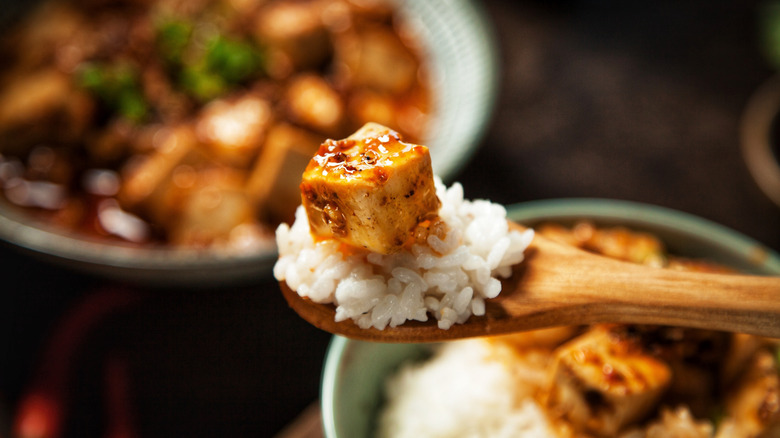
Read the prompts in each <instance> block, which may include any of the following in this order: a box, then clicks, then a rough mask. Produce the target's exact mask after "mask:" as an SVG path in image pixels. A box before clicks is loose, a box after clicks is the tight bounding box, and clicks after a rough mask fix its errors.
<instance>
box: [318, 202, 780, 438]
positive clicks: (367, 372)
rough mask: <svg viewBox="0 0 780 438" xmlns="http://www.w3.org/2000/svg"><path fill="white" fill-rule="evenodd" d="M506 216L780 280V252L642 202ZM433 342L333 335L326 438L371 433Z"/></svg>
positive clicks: (562, 205)
mask: <svg viewBox="0 0 780 438" xmlns="http://www.w3.org/2000/svg"><path fill="white" fill-rule="evenodd" d="M508 212H509V217H510V218H511V219H513V220H515V221H517V222H519V223H522V224H525V225H528V226H534V225H535V224H538V223H540V222H548V221H551V222H557V223H561V224H564V225H570V224H573V223H574V222H576V221H577V220H580V219H587V220H590V221H592V222H593V223H595V224H596V225H599V226H610V225H624V226H627V227H629V228H632V229H636V230H642V231H647V232H650V233H653V234H655V235H656V236H658V237H659V238H660V239H661V240H662V241H663V242H664V243H665V244H666V246H667V247H668V249H669V251H670V252H672V253H675V254H679V255H684V256H690V257H696V258H706V259H708V260H711V261H714V262H718V263H722V264H725V265H729V266H732V267H734V268H737V269H739V270H741V271H744V272H747V273H752V274H759V275H780V255H778V254H776V253H774V252H772V251H771V250H770V249H768V248H767V247H765V246H763V245H761V244H759V243H758V242H755V241H753V240H751V239H749V238H747V237H745V236H743V235H741V234H739V233H737V232H735V231H732V230H730V229H728V228H725V227H723V226H720V225H717V224H715V223H712V222H709V221H707V220H704V219H701V218H698V217H694V216H691V215H688V214H685V213H681V212H677V211H673V210H668V209H665V208H660V207H655V206H651V205H645V204H637V203H631V202H624V201H612V200H599V199H562V200H551V201H537V202H529V203H524V204H517V205H514V206H511V207H508ZM431 346H432V345H431V344H381V343H369V342H361V341H354V340H348V339H346V338H343V337H338V336H336V337H334V338H333V339H332V341H331V344H330V346H329V348H328V352H327V357H326V360H325V366H324V370H323V375H322V387H321V403H322V416H323V426H324V430H325V436H326V437H327V438H358V437H367V436H371V431H372V429H373V428H374V427H375V420H376V416H377V411H378V409H379V408H380V406H381V404H382V397H383V395H382V388H383V384H384V381H385V380H386V379H387V378H388V377H389V376H390V375H391V373H393V372H394V371H395V370H396V369H398V367H399V366H400V364H402V363H403V362H406V361H410V360H416V359H420V358H423V357H425V356H426V355H427V354H429V352H430V349H431Z"/></svg>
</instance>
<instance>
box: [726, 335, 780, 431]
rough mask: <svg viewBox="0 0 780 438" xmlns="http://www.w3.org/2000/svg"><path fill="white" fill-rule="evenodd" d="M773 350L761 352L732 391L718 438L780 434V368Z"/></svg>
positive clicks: (750, 363)
mask: <svg viewBox="0 0 780 438" xmlns="http://www.w3.org/2000/svg"><path fill="white" fill-rule="evenodd" d="M772 350H773V349H769V348H765V349H762V350H760V351H758V352H757V353H756V354H755V355H754V356H753V358H752V359H751V361H750V362H749V363H748V365H747V367H746V369H745V370H744V371H743V374H742V375H741V376H740V377H739V379H738V381H737V382H736V384H735V385H734V386H733V387H732V388H731V389H730V391H729V397H728V399H727V400H728V401H727V403H726V418H725V419H724V420H723V421H722V423H721V424H720V425H719V427H718V433H717V434H716V436H717V437H718V438H726V437H740V438H741V437H776V436H778V434H780V366H778V363H777V359H776V358H775V354H773V351H772Z"/></svg>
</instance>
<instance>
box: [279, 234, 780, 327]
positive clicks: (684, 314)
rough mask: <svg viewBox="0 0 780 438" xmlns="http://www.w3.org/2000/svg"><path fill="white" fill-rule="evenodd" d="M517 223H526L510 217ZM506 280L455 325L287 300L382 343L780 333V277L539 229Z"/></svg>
mask: <svg viewBox="0 0 780 438" xmlns="http://www.w3.org/2000/svg"><path fill="white" fill-rule="evenodd" d="M509 224H510V227H511V228H514V229H517V230H520V231H522V230H523V229H524V227H523V226H522V225H518V224H516V223H514V222H511V221H510V223H509ZM526 254H527V255H526V259H525V260H524V261H523V262H522V263H520V264H519V265H517V266H516V267H515V269H514V273H513V275H512V276H511V277H510V278H508V279H507V280H504V281H503V282H502V283H503V287H502V292H501V294H500V295H499V296H498V297H497V298H495V299H492V300H487V301H486V303H485V315H484V316H472V317H471V318H469V319H468V320H467V321H466V322H465V323H463V324H455V325H453V326H452V327H450V328H449V329H448V330H442V329H439V328H438V326H437V324H436V321H435V320H433V319H429V320H428V321H426V322H416V321H410V322H406V323H404V324H402V325H400V326H397V327H387V328H385V329H383V330H379V329H376V328H373V327H372V328H368V329H363V328H360V327H358V326H357V325H356V324H355V323H354V322H353V321H352V320H345V321H340V322H336V321H335V319H334V315H335V307H334V306H333V305H331V304H318V303H315V302H313V301H311V300H309V299H305V298H302V297H300V296H299V295H298V294H297V293H296V292H294V291H292V290H291V289H290V288H289V287H287V285H286V284H284V283H282V284H281V288H282V292H283V294H284V296H285V298H286V299H287V302H288V304H289V305H290V306H291V307H292V308H293V309H294V310H295V311H296V312H297V313H298V314H299V315H300V316H301V317H303V318H304V319H305V320H307V321H308V322H309V323H311V324H313V325H314V326H316V327H318V328H320V329H322V330H325V331H328V332H330V333H333V334H338V335H342V336H346V337H349V338H352V339H359V340H365V341H375V342H439V341H445V340H453V339H461V338H468V337H476V336H490V335H499V334H507V333H512V332H518V331H527V330H533V329H541V328H547V327H553V326H561V325H579V324H593V323H603V322H614V323H635V324H659V325H675V326H681V327H692V328H702V329H712V330H724V331H733V332H740V333H750V334H756V335H762V336H769V337H780V277H761V276H750V275H733V274H715V273H701V272H687V271H675V270H668V269H659V268H653V267H647V266H643V265H637V264H633V263H629V262H623V261H618V260H614V259H610V258H607V257H604V256H601V255H596V254H592V253H589V252H586V251H584V250H581V249H578V248H574V247H571V246H567V245H563V244H560V243H558V242H555V241H553V240H550V239H548V238H545V237H543V236H540V235H536V236H535V237H534V240H533V242H532V243H531V245H530V246H529V248H528V249H527V250H526Z"/></svg>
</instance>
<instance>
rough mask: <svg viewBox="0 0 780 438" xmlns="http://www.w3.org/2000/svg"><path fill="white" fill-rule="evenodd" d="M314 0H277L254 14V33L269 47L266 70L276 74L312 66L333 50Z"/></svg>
mask: <svg viewBox="0 0 780 438" xmlns="http://www.w3.org/2000/svg"><path fill="white" fill-rule="evenodd" d="M320 15H321V6H320V5H319V4H318V3H317V2H298V3H295V2H278V3H275V4H271V5H269V6H267V7H266V8H265V9H264V10H263V13H260V14H258V15H257V21H256V22H255V37H256V38H257V39H258V41H259V42H260V43H261V44H262V45H263V46H265V47H267V48H268V50H269V62H270V66H269V70H270V73H271V74H272V75H274V76H276V77H284V76H286V75H289V74H290V73H291V72H293V71H299V70H303V69H314V68H317V67H318V66H320V65H321V64H322V63H324V62H325V61H326V60H327V59H328V58H329V57H330V55H331V53H332V52H333V47H332V44H331V41H330V36H329V33H328V31H327V29H326V27H325V25H324V23H323V21H322V20H321V19H320Z"/></svg>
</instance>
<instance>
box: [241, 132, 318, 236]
mask: <svg viewBox="0 0 780 438" xmlns="http://www.w3.org/2000/svg"><path fill="white" fill-rule="evenodd" d="M321 142H322V138H321V137H320V136H318V135H315V134H313V133H311V132H309V131H306V130H304V129H300V128H296V127H295V126H292V125H290V124H287V123H280V124H278V125H275V126H274V127H273V128H271V129H270V130H269V131H268V136H267V138H266V141H265V144H264V145H263V151H262V153H261V154H260V156H259V157H258V160H257V162H256V163H255V167H254V169H252V173H251V174H250V176H249V181H248V182H247V193H249V196H250V198H251V199H253V202H254V203H255V204H256V205H259V206H260V207H261V210H264V211H265V212H266V214H267V215H268V216H269V217H270V218H271V219H272V220H274V221H275V220H280V221H291V220H292V219H293V216H294V214H295V209H296V208H297V207H298V206H299V205H301V191H300V187H299V186H300V184H301V175H302V174H303V171H304V170H305V169H306V165H307V164H309V160H310V159H311V157H312V155H314V153H315V152H317V148H318V147H319V145H320V143H321Z"/></svg>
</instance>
